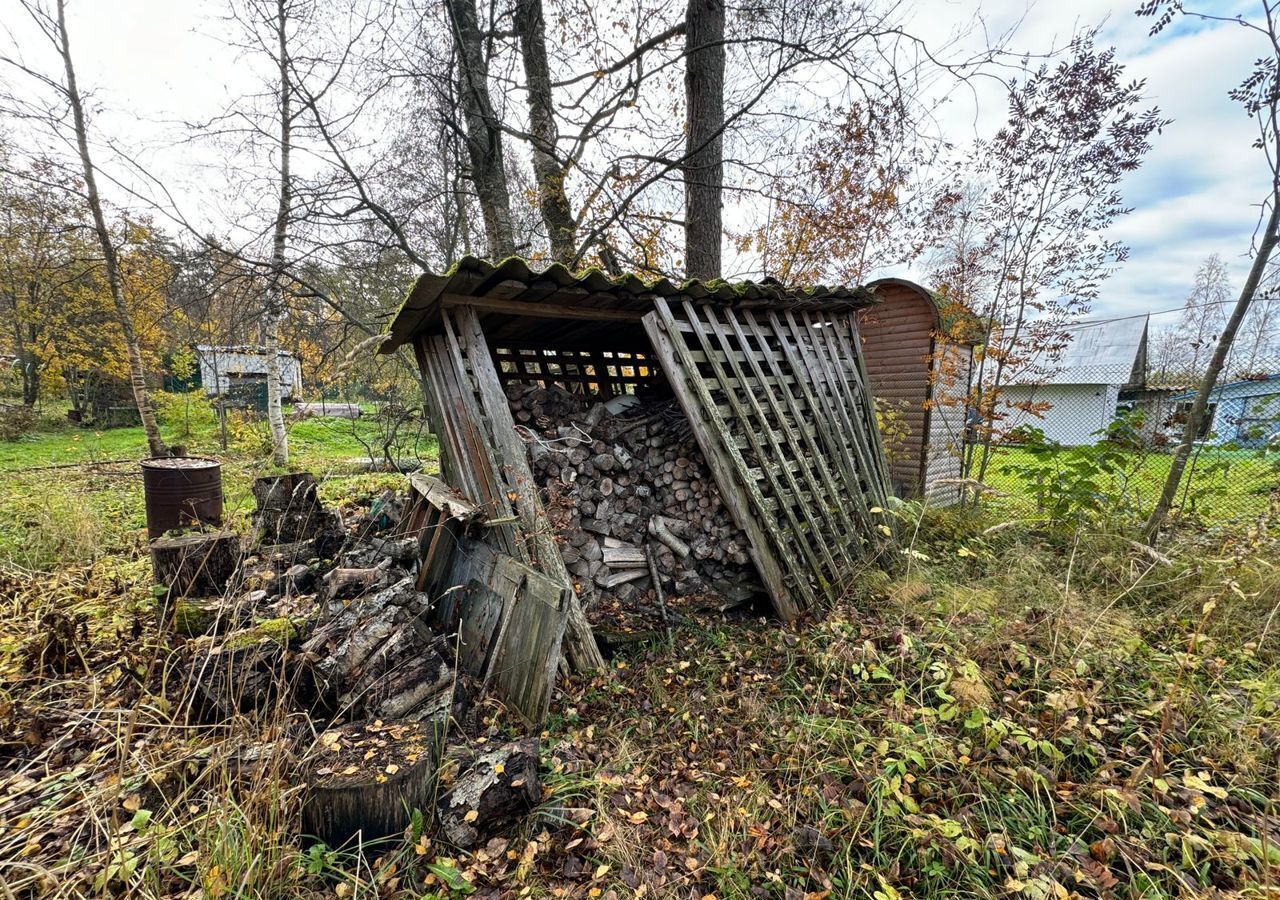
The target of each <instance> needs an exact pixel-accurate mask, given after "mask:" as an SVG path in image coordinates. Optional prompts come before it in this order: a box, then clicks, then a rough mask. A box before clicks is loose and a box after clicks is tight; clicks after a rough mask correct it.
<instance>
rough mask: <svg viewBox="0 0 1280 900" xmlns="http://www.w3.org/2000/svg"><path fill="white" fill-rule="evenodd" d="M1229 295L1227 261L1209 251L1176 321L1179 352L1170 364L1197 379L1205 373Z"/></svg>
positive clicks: (1224, 321)
mask: <svg viewBox="0 0 1280 900" xmlns="http://www.w3.org/2000/svg"><path fill="white" fill-rule="evenodd" d="M1230 298H1231V284H1230V281H1229V279H1228V276H1227V266H1226V263H1224V262H1223V261H1222V257H1221V256H1220V255H1218V254H1217V253H1211V254H1209V256H1208V257H1206V258H1205V260H1204V262H1202V263H1201V264H1200V268H1198V269H1196V276H1195V284H1194V286H1193V287H1192V289H1191V292H1190V293H1189V294H1187V302H1186V305H1185V307H1184V308H1183V311H1182V317H1181V318H1180V319H1179V321H1178V330H1177V335H1178V351H1179V355H1178V357H1176V358H1175V359H1173V360H1171V361H1170V363H1171V365H1173V366H1175V367H1176V368H1177V369H1178V370H1179V371H1181V372H1182V373H1183V374H1185V375H1186V376H1187V377H1188V378H1198V377H1199V376H1200V375H1201V374H1203V373H1204V367H1205V366H1206V365H1208V363H1209V358H1210V356H1212V354H1213V348H1214V346H1215V345H1216V344H1217V342H1218V335H1220V334H1221V333H1222V327H1223V326H1224V325H1225V324H1226V322H1227V303H1228V302H1229V301H1230Z"/></svg>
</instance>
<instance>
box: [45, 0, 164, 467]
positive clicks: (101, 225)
mask: <svg viewBox="0 0 1280 900" xmlns="http://www.w3.org/2000/svg"><path fill="white" fill-rule="evenodd" d="M57 11H58V53H59V54H60V55H61V56H62V65H63V69H64V70H65V72H66V78H67V83H66V85H65V87H64V93H65V94H66V97H67V102H68V104H69V105H70V106H71V119H72V122H73V124H74V126H75V130H76V149H77V150H78V151H79V153H80V165H81V167H82V168H83V169H84V187H85V194H86V196H87V198H88V201H89V211H90V213H92V215H93V230H94V232H95V233H96V234H97V237H98V244H99V245H100V246H101V248H102V257H103V262H104V264H105V266H106V270H107V288H108V289H109V290H110V292H111V304H112V306H114V307H115V311H116V317H117V318H118V319H119V320H120V329H121V330H122V331H123V332H124V340H125V350H126V353H127V354H128V357H129V383H130V385H131V387H132V388H133V402H134V403H135V404H136V405H137V407H138V416H139V417H140V418H141V419H142V430H143V431H144V432H146V435H147V449H148V451H149V452H150V453H151V455H152V456H165V455H166V454H167V453H168V449H167V448H166V447H165V445H164V441H163V440H162V439H161V438H160V426H159V425H158V424H157V423H156V414H155V410H154V409H152V408H151V395H150V393H149V392H148V390H147V375H146V370H145V369H144V368H143V365H142V348H141V345H140V344H139V343H138V333H137V331H136V330H135V329H134V327H133V318H132V316H130V314H129V307H128V306H127V305H126V304H125V301H124V288H123V286H122V285H121V283H120V264H119V259H118V257H117V256H116V248H115V245H114V244H112V243H111V232H110V231H109V230H108V229H107V219H106V216H105V215H104V214H103V212H102V198H101V196H100V195H99V194H98V180H97V178H96V177H95V170H94V167H93V159H92V157H91V156H90V155H89V129H88V125H87V124H86V123H85V118H84V102H83V101H82V100H81V98H80V88H79V86H78V85H77V83H76V70H75V66H74V65H73V64H72V61H71V37H70V35H69V34H68V32H67V16H66V3H65V0H57Z"/></svg>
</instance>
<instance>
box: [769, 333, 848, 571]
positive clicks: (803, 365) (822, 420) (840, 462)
mask: <svg viewBox="0 0 1280 900" xmlns="http://www.w3.org/2000/svg"><path fill="white" fill-rule="evenodd" d="M768 320H769V321H768V324H769V327H770V329H771V330H772V332H773V334H774V336H775V337H776V338H777V340H778V349H779V352H780V353H782V355H783V357H784V358H785V359H786V361H787V365H789V366H790V367H791V368H792V370H793V371H795V372H798V373H804V374H805V375H806V377H805V378H802V379H801V380H800V392H801V395H802V397H803V398H804V402H805V405H806V406H807V407H808V409H809V413H810V416H811V421H812V422H813V423H814V425H815V426H816V428H817V429H818V434H819V436H820V439H821V443H822V446H823V449H824V453H823V457H824V458H825V460H826V462H827V465H828V467H829V468H831V469H832V470H834V471H835V472H837V473H838V474H839V475H840V478H841V480H842V481H843V483H844V488H845V496H846V498H848V502H849V503H851V504H856V503H857V502H858V499H859V498H860V497H861V495H862V485H861V482H860V480H859V478H858V476H857V472H856V470H855V469H854V467H853V464H852V462H851V460H850V458H849V457H850V454H849V450H848V447H847V445H846V443H845V442H844V441H843V440H842V439H841V438H840V436H839V434H838V433H837V429H838V427H839V426H838V422H837V420H836V417H835V413H834V411H833V410H832V409H831V408H830V404H829V403H828V402H827V401H826V398H825V392H824V391H822V389H821V387H820V386H819V384H818V383H817V381H816V380H814V375H813V373H812V372H811V370H810V368H809V364H808V363H807V362H806V361H805V360H804V357H803V355H802V354H801V353H799V352H798V350H797V343H798V342H797V341H796V340H795V338H794V337H793V335H792V334H791V333H790V331H789V329H788V328H787V327H786V326H784V325H783V324H782V321H781V320H780V319H779V318H778V316H777V315H776V314H775V313H774V312H772V311H770V312H769V313H768ZM855 518H856V520H857V521H858V522H865V516H863V515H860V514H859V515H857V516H856V517H855ZM865 536H866V531H865V525H864V526H863V527H860V528H858V529H857V532H856V537H857V538H858V539H860V540H861V539H864V538H865ZM859 556H861V552H859Z"/></svg>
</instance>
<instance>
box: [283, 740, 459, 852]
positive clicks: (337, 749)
mask: <svg viewBox="0 0 1280 900" xmlns="http://www.w3.org/2000/svg"><path fill="white" fill-rule="evenodd" d="M438 759H439V751H438V735H437V733H436V730H435V728H434V726H432V725H429V724H424V723H420V722H386V723H383V722H372V723H364V724H356V725H345V726H342V727H341V728H335V729H331V730H329V731H326V732H324V733H323V734H322V735H320V740H319V746H318V749H317V753H316V757H315V759H314V762H313V765H312V767H311V775H310V778H309V788H310V790H309V791H308V795H307V799H306V802H305V803H304V805H303V808H302V830H303V832H304V833H306V834H310V835H314V836H315V837H317V838H319V839H320V840H322V841H324V843H325V844H326V845H328V846H329V847H344V846H350V845H354V844H355V843H357V842H359V843H361V844H368V843H370V842H372V841H377V840H381V839H383V838H388V837H393V836H395V835H398V834H400V833H401V832H402V831H404V829H405V828H406V827H407V826H408V825H409V822H410V820H411V818H412V811H413V810H415V809H417V810H422V811H424V812H428V811H430V809H431V798H432V796H433V795H434V793H435V779H436V770H437V761H438Z"/></svg>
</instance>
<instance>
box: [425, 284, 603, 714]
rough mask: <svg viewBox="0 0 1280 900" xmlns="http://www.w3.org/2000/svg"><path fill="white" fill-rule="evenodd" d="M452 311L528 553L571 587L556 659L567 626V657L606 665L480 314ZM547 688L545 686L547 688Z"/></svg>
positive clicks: (586, 667)
mask: <svg viewBox="0 0 1280 900" xmlns="http://www.w3.org/2000/svg"><path fill="white" fill-rule="evenodd" d="M454 314H456V316H457V326H458V328H459V331H460V333H461V337H462V339H463V340H464V341H465V342H466V345H467V348H468V358H469V359H471V360H472V367H471V373H472V376H473V377H474V378H475V382H476V387H477V390H478V392H479V396H480V404H481V406H482V408H483V409H484V413H485V418H486V419H487V421H488V423H489V429H490V431H491V434H490V437H491V439H492V441H493V446H495V447H496V448H497V449H498V452H499V453H500V454H501V456H502V459H503V471H504V474H505V475H506V476H507V483H508V484H509V485H510V488H511V490H512V491H513V492H514V493H515V495H516V498H517V504H518V507H519V514H520V517H521V519H522V521H523V522H524V525H525V529H526V536H527V537H528V538H529V539H530V544H531V550H532V554H531V555H532V557H533V559H534V560H535V561H536V565H537V567H538V568H539V569H540V570H541V571H543V572H545V573H547V575H549V576H550V577H551V578H552V579H553V580H555V581H557V582H559V583H560V584H562V585H564V586H565V587H566V588H568V589H569V594H568V597H569V602H568V603H567V604H566V605H565V609H564V616H563V618H562V621H561V624H560V628H559V633H558V634H557V635H555V636H554V641H555V648H554V651H555V652H554V657H555V658H556V659H559V656H560V646H561V643H562V641H563V640H564V635H565V632H566V630H567V631H568V647H567V650H568V656H569V662H570V663H571V664H572V665H573V667H574V668H575V669H577V670H578V671H580V672H589V671H592V670H594V669H601V668H604V665H605V661H604V656H603V655H602V654H601V653H600V648H599V646H598V645H597V644H596V641H595V636H594V635H593V634H592V632H591V625H590V624H589V623H588V622H587V617H586V614H585V613H584V612H583V610H582V604H581V603H580V602H579V600H578V596H577V594H575V593H573V589H572V584H573V582H572V580H571V579H570V578H569V570H568V569H567V568H565V564H564V559H563V557H561V556H560V548H559V547H558V546H557V545H556V542H555V538H554V537H552V535H553V533H554V529H553V528H552V527H551V522H550V520H549V519H548V518H547V515H546V512H545V511H544V510H543V508H542V501H541V500H540V499H539V497H538V490H537V485H536V483H535V481H534V479H533V471H532V470H531V469H530V468H529V457H528V450H527V449H526V448H525V445H524V441H522V440H520V438H519V436H518V435H517V434H516V423H515V420H514V419H513V418H512V417H511V406H510V404H509V403H508V402H507V397H506V394H504V393H503V392H502V386H501V385H500V384H499V383H498V376H497V373H496V372H494V370H493V366H492V363H491V361H490V356H489V352H488V345H487V342H486V340H485V337H484V331H483V330H482V329H481V327H480V319H479V317H477V316H476V312H475V310H474V309H471V308H470V307H462V308H460V309H457V310H454V311H452V313H445V314H444V315H445V317H446V318H445V322H446V327H449V326H450V325H451V324H452V322H451V319H450V318H449V317H450V316H452V315H454ZM548 690H549V689H548Z"/></svg>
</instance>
